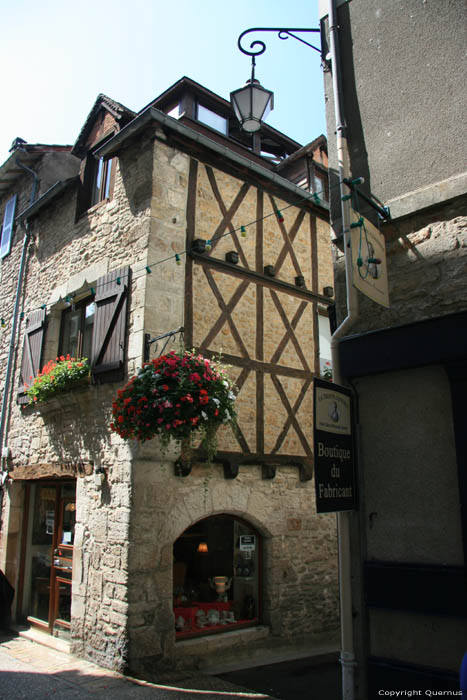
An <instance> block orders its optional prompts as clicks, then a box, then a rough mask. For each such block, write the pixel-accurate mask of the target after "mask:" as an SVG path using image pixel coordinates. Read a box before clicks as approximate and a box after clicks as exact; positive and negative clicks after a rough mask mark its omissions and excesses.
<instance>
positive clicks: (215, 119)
mask: <svg viewBox="0 0 467 700" xmlns="http://www.w3.org/2000/svg"><path fill="white" fill-rule="evenodd" d="M196 118H197V120H198V121H199V122H203V124H206V125H207V126H210V127H211V129H215V130H216V131H220V133H221V134H224V135H225V136H227V133H228V121H227V119H226V118H225V117H222V116H221V115H220V114H217V112H213V111H212V109H208V107H205V106H204V105H202V104H199V103H198V105H197V110H196Z"/></svg>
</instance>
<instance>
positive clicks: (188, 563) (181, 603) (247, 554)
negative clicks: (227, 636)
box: [173, 515, 262, 639]
mask: <svg viewBox="0 0 467 700" xmlns="http://www.w3.org/2000/svg"><path fill="white" fill-rule="evenodd" d="M173 553H174V563H173V605H174V616H175V628H176V637H177V638H178V639H180V638H182V639H183V638H185V637H193V636H199V635H203V634H210V633H212V632H213V631H216V632H221V631H223V632H227V631H230V630H232V629H235V628H236V627H237V628H238V627H246V626H251V625H255V624H258V622H259V620H260V619H261V598H262V596H261V586H260V581H261V570H262V542H261V536H260V534H259V533H258V532H257V531H256V530H254V529H253V528H252V526H251V525H250V524H249V523H247V522H245V521H244V520H240V519H238V518H235V517H232V516H230V515H215V516H211V517H209V518H206V519H205V520H201V521H199V522H198V523H196V525H193V526H192V527H190V528H189V529H188V530H185V532H184V533H183V534H182V535H181V536H180V537H179V538H178V539H177V540H176V541H175V543H174V547H173Z"/></svg>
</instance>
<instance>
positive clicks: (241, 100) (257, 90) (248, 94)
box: [230, 56, 274, 133]
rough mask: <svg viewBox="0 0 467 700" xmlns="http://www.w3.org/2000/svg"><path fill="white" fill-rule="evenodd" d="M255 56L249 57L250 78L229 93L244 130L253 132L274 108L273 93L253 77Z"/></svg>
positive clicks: (257, 129)
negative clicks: (240, 86)
mask: <svg viewBox="0 0 467 700" xmlns="http://www.w3.org/2000/svg"><path fill="white" fill-rule="evenodd" d="M255 65H256V61H255V57H254V56H252V59H251V78H250V80H247V81H246V83H245V85H244V86H243V87H242V88H239V89H238V90H234V91H233V92H231V93H230V102H231V103H232V107H233V110H234V112H235V116H236V117H237V119H238V121H239V122H240V125H241V127H242V129H243V130H244V131H248V132H250V133H253V132H255V131H259V130H260V129H261V122H262V121H264V120H265V119H266V117H267V116H268V114H269V112H270V111H271V110H272V109H274V94H273V93H272V92H271V90H266V88H264V87H263V86H262V85H261V84H260V82H259V80H257V79H256V78H255Z"/></svg>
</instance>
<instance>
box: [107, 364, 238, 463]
mask: <svg viewBox="0 0 467 700" xmlns="http://www.w3.org/2000/svg"><path fill="white" fill-rule="evenodd" d="M232 389H233V384H232V383H231V381H230V380H229V379H228V378H227V375H226V373H225V370H224V369H222V368H221V367H220V365H219V363H218V362H215V361H213V360H208V359H206V358H205V357H202V356H201V355H197V354H195V353H194V352H188V351H180V352H178V353H177V352H175V351H172V352H170V353H168V354H167V355H162V356H161V357H158V358H157V359H154V360H152V362H149V363H147V364H145V365H143V367H142V369H141V370H140V371H139V373H138V375H137V376H135V377H132V378H131V379H130V381H129V382H128V383H127V384H126V386H124V387H123V389H120V390H119V391H118V392H117V397H116V399H115V400H114V402H113V404H112V409H113V410H112V412H113V422H112V423H111V424H110V427H111V429H112V430H113V431H114V432H116V433H118V435H120V437H122V438H123V439H124V440H139V441H141V442H145V441H146V440H151V439H152V438H154V437H156V436H159V438H160V440H161V444H162V447H163V449H166V448H167V446H168V444H169V442H170V440H175V441H177V442H181V441H186V440H187V439H190V438H194V437H196V435H197V434H198V435H199V436H200V437H201V445H200V446H201V448H202V449H203V450H204V451H205V452H206V454H207V457H208V461H211V460H212V458H213V456H214V454H215V452H216V449H217V440H216V431H217V429H218V428H219V426H220V425H222V424H228V423H230V424H235V419H236V412H235V407H234V401H235V394H234V393H233V391H232Z"/></svg>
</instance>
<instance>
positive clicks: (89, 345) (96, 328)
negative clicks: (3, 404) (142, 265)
mask: <svg viewBox="0 0 467 700" xmlns="http://www.w3.org/2000/svg"><path fill="white" fill-rule="evenodd" d="M94 285H95V296H94V298H93V297H91V296H88V297H86V298H85V299H83V300H82V301H80V302H78V303H76V304H75V305H74V307H73V305H72V306H71V307H69V308H67V309H65V311H63V312H62V319H61V332H60V341H59V340H58V333H57V335H55V342H53V339H54V335H53V333H52V334H51V335H50V328H49V330H48V333H49V337H48V338H47V341H46V339H45V335H46V326H47V320H50V319H51V316H52V315H53V314H52V313H51V312H50V311H49V312H48V313H47V311H46V309H45V308H41V309H37V310H36V311H32V312H31V314H30V315H29V316H28V318H27V319H26V324H25V329H24V343H23V356H22V361H21V370H20V375H19V382H18V395H17V400H18V403H19V404H27V403H29V397H28V396H27V394H26V393H25V389H24V385H25V384H30V382H31V377H36V376H37V375H38V373H39V371H40V370H41V368H42V367H43V365H44V364H45V363H46V362H47V361H48V360H50V359H55V357H56V355H57V354H61V355H67V354H70V355H72V356H73V357H87V358H88V359H89V360H90V364H91V374H92V377H93V382H94V383H99V384H102V383H104V382H117V381H121V380H122V379H123V376H124V371H125V368H124V360H125V347H126V340H127V321H128V296H129V290H130V286H131V271H130V267H129V266H125V267H122V268H120V269H119V270H113V271H112V272H109V273H108V274H107V275H104V276H103V277H100V278H99V279H97V280H96V281H95V282H94ZM57 313H59V312H57V311H55V314H57ZM51 325H53V324H51ZM44 348H45V350H46V355H45V356H43V349H44Z"/></svg>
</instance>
